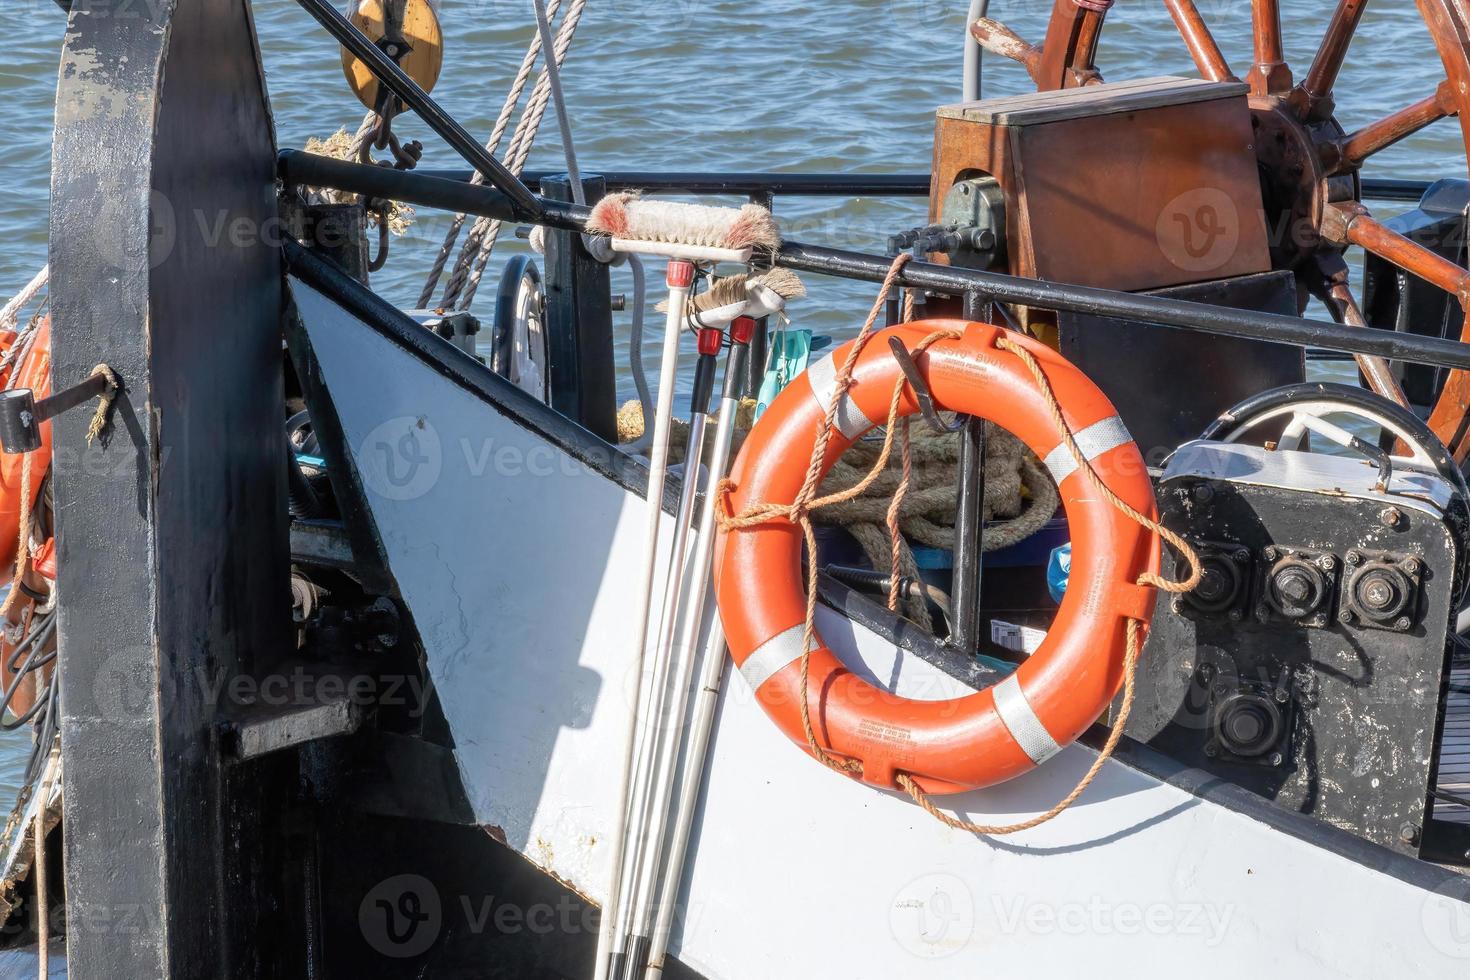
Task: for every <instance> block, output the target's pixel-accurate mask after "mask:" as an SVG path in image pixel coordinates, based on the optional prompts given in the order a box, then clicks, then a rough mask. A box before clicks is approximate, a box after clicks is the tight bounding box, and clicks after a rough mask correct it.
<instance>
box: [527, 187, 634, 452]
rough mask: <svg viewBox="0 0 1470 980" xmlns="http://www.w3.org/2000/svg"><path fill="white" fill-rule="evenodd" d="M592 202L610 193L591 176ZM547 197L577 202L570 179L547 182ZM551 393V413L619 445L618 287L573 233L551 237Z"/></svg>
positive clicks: (548, 255) (548, 300)
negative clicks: (615, 300) (615, 320)
mask: <svg viewBox="0 0 1470 980" xmlns="http://www.w3.org/2000/svg"><path fill="white" fill-rule="evenodd" d="M582 186H583V187H584V188H585V189H586V192H587V200H589V201H596V200H598V199H600V198H601V197H602V196H603V194H605V193H606V192H607V191H606V185H605V184H604V183H603V181H602V178H601V177H597V176H585V177H583V178H582ZM541 191H542V193H543V195H544V196H546V197H547V198H550V199H551V200H554V201H562V202H568V201H571V200H572V184H571V180H570V178H569V177H568V176H567V175H566V174H560V175H558V176H555V177H547V178H546V179H545V180H543V181H542V182H541ZM545 278H546V345H547V353H548V355H549V356H548V358H547V360H548V374H549V377H548V378H547V388H548V390H549V391H550V396H551V407H552V408H554V409H556V410H557V411H558V412H561V413H562V414H563V415H565V416H567V417H568V418H571V419H576V420H577V421H578V422H580V423H581V424H582V426H583V427H584V428H586V429H587V430H588V431H590V432H591V433H593V434H594V435H596V436H598V437H599V438H601V439H605V440H607V441H608V442H610V443H613V444H614V445H616V444H617V441H618V420H617V411H618V408H617V377H616V372H615V367H614V357H613V316H612V281H611V275H610V273H609V271H608V267H607V265H605V264H604V263H602V262H599V261H597V259H595V258H593V257H592V254H591V253H590V252H588V251H587V247H586V246H585V245H584V244H583V242H582V236H581V235H579V234H577V233H575V232H572V231H555V230H554V231H549V232H548V233H547V235H546V277H545Z"/></svg>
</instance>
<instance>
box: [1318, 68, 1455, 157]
mask: <svg viewBox="0 0 1470 980" xmlns="http://www.w3.org/2000/svg"><path fill="white" fill-rule="evenodd" d="M1458 114H1459V107H1458V106H1457V105H1456V103H1455V93H1454V89H1453V87H1452V86H1451V85H1450V83H1449V80H1448V79H1446V80H1445V81H1443V82H1441V83H1440V86H1439V90H1438V91H1437V92H1435V94H1434V95H1431V96H1430V97H1429V98H1427V99H1424V100H1422V101H1420V102H1415V103H1414V104H1413V105H1411V106H1407V107H1405V108H1403V109H1400V110H1399V111H1398V112H1395V113H1392V114H1391V115H1388V116H1384V117H1383V118H1382V119H1380V120H1378V121H1377V122H1375V123H1370V124H1369V125H1367V126H1364V127H1363V128H1362V129H1360V130H1358V131H1357V132H1355V133H1350V134H1348V135H1347V136H1345V137H1343V138H1342V139H1340V140H1338V141H1337V142H1336V143H1335V144H1329V145H1331V146H1335V148H1336V155H1337V159H1336V160H1335V161H1329V163H1331V164H1332V169H1333V171H1334V172H1335V173H1343V172H1344V171H1348V170H1355V169H1357V168H1358V167H1361V166H1362V165H1363V161H1365V160H1367V159H1368V158H1369V157H1371V156H1372V155H1373V154H1375V153H1377V152H1379V151H1380V150H1386V149H1388V148H1389V147H1390V146H1393V145H1394V144H1395V143H1397V142H1399V141H1400V140H1402V139H1404V138H1406V137H1408V136H1412V135H1414V134H1415V133H1417V132H1418V131H1419V130H1421V129H1423V128H1424V127H1425V126H1428V125H1430V124H1431V123H1436V122H1438V121H1439V120H1441V119H1444V118H1445V117H1447V116H1454V115H1458Z"/></svg>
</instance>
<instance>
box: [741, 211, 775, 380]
mask: <svg viewBox="0 0 1470 980" xmlns="http://www.w3.org/2000/svg"><path fill="white" fill-rule="evenodd" d="M750 203H752V204H759V205H760V206H761V207H763V208H765V209H766V210H768V211H774V210H775V209H776V195H774V194H772V193H771V192H770V191H758V192H756V193H754V194H751V195H750ZM770 340H771V318H770V317H768V316H763V317H761V318H760V319H759V320H757V321H756V322H755V333H754V334H752V335H751V338H750V350H749V352H748V353H747V354H746V356H745V359H744V365H745V370H746V372H747V374H746V382H745V396H746V397H747V398H758V397H760V392H761V385H763V384H765V381H766V362H767V361H768V360H769V359H770V353H771V351H770Z"/></svg>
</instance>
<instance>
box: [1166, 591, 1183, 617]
mask: <svg viewBox="0 0 1470 980" xmlns="http://www.w3.org/2000/svg"><path fill="white" fill-rule="evenodd" d="M1169 608H1171V609H1173V610H1174V611H1175V612H1176V613H1182V612H1184V600H1183V599H1182V598H1180V597H1179V596H1177V595H1176V596H1175V597H1174V601H1173V602H1171V603H1169Z"/></svg>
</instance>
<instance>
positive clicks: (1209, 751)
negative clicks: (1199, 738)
mask: <svg viewBox="0 0 1470 980" xmlns="http://www.w3.org/2000/svg"><path fill="white" fill-rule="evenodd" d="M1219 754H1220V746H1218V745H1216V744H1215V743H1214V742H1211V743H1210V744H1209V745H1206V746H1205V755H1207V756H1209V757H1210V758H1211V759H1213V758H1215V757H1216V756H1217V755H1219Z"/></svg>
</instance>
